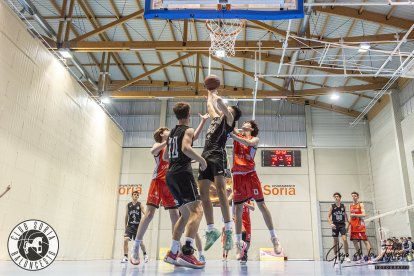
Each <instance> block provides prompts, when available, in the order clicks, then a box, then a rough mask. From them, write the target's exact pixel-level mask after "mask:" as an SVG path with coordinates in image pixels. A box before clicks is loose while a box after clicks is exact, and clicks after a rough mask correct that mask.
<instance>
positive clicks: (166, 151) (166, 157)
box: [162, 144, 170, 162]
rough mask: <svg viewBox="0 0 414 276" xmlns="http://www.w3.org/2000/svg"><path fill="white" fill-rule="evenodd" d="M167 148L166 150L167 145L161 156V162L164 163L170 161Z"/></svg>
mask: <svg viewBox="0 0 414 276" xmlns="http://www.w3.org/2000/svg"><path fill="white" fill-rule="evenodd" d="M169 150H170V149H169V148H168V144H167V148H166V149H165V151H164V154H163V155H162V160H164V161H168V162H169V161H170V158H169V156H168V152H169Z"/></svg>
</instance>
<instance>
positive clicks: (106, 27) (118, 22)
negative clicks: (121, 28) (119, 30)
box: [70, 9, 144, 42]
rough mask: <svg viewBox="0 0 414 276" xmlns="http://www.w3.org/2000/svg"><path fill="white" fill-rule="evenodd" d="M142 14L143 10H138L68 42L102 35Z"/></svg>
mask: <svg viewBox="0 0 414 276" xmlns="http://www.w3.org/2000/svg"><path fill="white" fill-rule="evenodd" d="M143 14H144V10H143V9H142V10H139V11H136V12H133V13H131V14H129V15H127V16H125V17H120V18H119V19H117V20H115V21H112V22H111V23H108V24H106V25H103V26H100V27H99V28H95V30H93V31H90V32H88V33H85V34H83V35H81V36H79V37H77V38H74V39H72V40H71V41H70V42H76V41H81V40H85V39H87V38H88V37H91V36H94V35H97V34H100V33H103V32H105V31H107V30H109V29H111V28H113V27H115V26H118V25H119V24H123V23H125V22H127V21H129V20H131V19H134V18H137V17H140V16H142V15H143Z"/></svg>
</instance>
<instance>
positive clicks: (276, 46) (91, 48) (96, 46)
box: [51, 33, 414, 52]
mask: <svg viewBox="0 0 414 276" xmlns="http://www.w3.org/2000/svg"><path fill="white" fill-rule="evenodd" d="M404 35H405V33H401V34H400V37H402V36H404ZM409 37H410V38H414V33H412V34H410V36H409ZM339 40H340V39H339V38H324V39H322V40H321V41H322V42H332V43H338V44H339ZM390 41H395V35H394V34H380V35H368V36H354V37H344V44H356V45H358V44H359V43H361V42H370V43H371V44H383V43H387V44H389V43H391V42H390ZM259 42H261V43H262V45H261V49H262V50H280V49H283V43H282V42H279V41H275V40H271V41H269V40H267V41H258V40H246V41H241V40H239V41H236V43H235V50H236V51H255V50H259V45H258V43H259ZM183 44H184V43H183V42H182V41H133V42H131V41H106V42H96V41H78V40H72V41H69V42H68V43H64V47H65V48H70V49H72V50H74V51H79V52H101V51H115V52H121V51H130V50H131V49H142V50H154V51H175V52H180V51H186V52H190V51H208V49H209V48H210V44H211V42H210V41H187V42H186V43H185V45H183ZM51 46H52V47H56V45H51ZM324 46H325V44H323V43H321V42H317V41H307V42H301V43H299V42H297V41H295V40H293V39H291V40H289V45H288V50H310V49H312V48H315V49H318V48H324ZM330 48H331V49H333V48H339V46H338V45H331V47H330Z"/></svg>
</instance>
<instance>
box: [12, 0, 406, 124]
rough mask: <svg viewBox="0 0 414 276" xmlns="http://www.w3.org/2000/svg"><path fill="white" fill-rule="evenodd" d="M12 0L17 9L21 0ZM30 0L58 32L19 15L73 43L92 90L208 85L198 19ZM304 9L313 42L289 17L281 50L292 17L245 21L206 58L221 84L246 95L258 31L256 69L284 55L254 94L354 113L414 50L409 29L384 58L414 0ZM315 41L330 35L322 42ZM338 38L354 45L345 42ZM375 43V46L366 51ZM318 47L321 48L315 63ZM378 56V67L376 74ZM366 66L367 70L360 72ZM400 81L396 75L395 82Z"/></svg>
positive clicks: (185, 91)
mask: <svg viewBox="0 0 414 276" xmlns="http://www.w3.org/2000/svg"><path fill="white" fill-rule="evenodd" d="M8 1H9V3H13V4H14V5H15V6H16V7H17V8H18V9H19V10H23V7H22V4H21V2H23V1H18V0H8ZM394 1H396V0H394ZM402 1H406V0H400V2H402ZM26 2H29V1H26ZM315 2H316V3H324V2H330V3H341V2H342V3H344V2H347V3H349V2H358V3H371V2H372V3H386V2H387V0H357V1H342V0H340V1H334V0H327V1H325V0H323V1H322V0H319V1H318V0H316V1H315ZM31 3H32V4H33V5H34V6H35V8H36V9H37V11H38V15H39V16H40V17H42V18H43V19H45V20H46V21H47V23H48V24H49V25H50V26H51V27H52V28H53V30H54V32H55V34H56V36H55V37H54V38H53V39H51V38H48V37H47V35H46V33H45V32H44V30H43V29H42V28H41V26H40V25H39V24H38V21H36V20H35V19H34V17H33V16H32V15H30V14H29V13H28V12H23V15H24V16H25V17H26V18H27V19H29V22H30V23H31V24H32V25H33V26H34V28H35V29H36V30H38V31H39V32H40V33H41V34H42V35H43V38H45V39H46V40H47V42H48V44H49V45H48V47H49V48H50V49H54V50H56V49H58V48H68V49H70V51H71V53H72V55H73V56H74V58H75V60H76V61H77V62H78V64H80V69H79V67H77V66H74V64H73V61H71V60H68V61H67V64H68V65H69V67H70V68H72V69H73V70H74V71H76V72H77V74H78V75H81V74H80V72H81V71H83V75H86V77H85V76H84V77H82V79H83V80H85V79H87V78H89V79H90V82H87V81H84V83H85V85H87V86H88V88H89V89H90V90H91V91H92V93H93V94H94V95H96V96H98V95H100V94H102V92H103V91H104V94H105V95H110V96H112V97H114V98H119V99H125V100H126V99H134V100H135V99H141V98H154V97H157V98H158V97H190V98H194V97H201V96H203V95H204V94H205V90H204V88H203V85H202V81H203V80H204V78H205V76H206V75H207V74H208V73H207V72H208V47H209V46H210V38H209V35H208V32H207V29H206V27H205V22H204V21H202V20H192V19H189V20H173V21H167V20H161V19H158V20H145V19H144V18H143V7H144V0H32V1H31ZM308 15H309V21H308V24H307V25H306V32H305V34H304V35H303V36H304V37H305V39H314V40H317V41H318V42H309V40H301V39H300V38H297V37H296V38H295V37H294V36H298V37H299V36H300V35H298V32H299V29H300V26H301V24H302V21H303V19H297V20H292V22H291V27H290V29H289V31H290V35H292V36H293V37H289V39H288V47H287V48H286V51H285V54H283V49H282V48H283V41H284V40H285V38H286V33H287V29H288V20H281V21H276V20H274V21H254V20H253V21H247V24H246V28H245V29H244V30H243V31H242V32H241V33H240V35H239V36H238V39H237V42H236V48H237V49H238V51H237V52H236V55H235V57H232V58H223V59H219V58H213V60H212V64H211V66H212V73H213V74H216V75H218V76H219V77H220V78H221V79H222V80H223V84H224V85H223V86H222V88H221V94H222V95H225V96H228V97H230V98H244V97H247V98H251V97H252V90H253V88H254V85H255V83H254V67H255V60H254V53H255V52H254V51H255V50H258V46H257V45H258V42H259V41H260V42H262V52H261V61H262V62H261V67H260V68H261V72H262V73H263V74H264V75H266V74H273V75H276V74H277V71H278V68H279V65H280V63H281V60H282V56H283V64H284V67H282V68H281V71H280V75H279V76H272V77H263V78H260V79H259V80H260V81H259V85H258V97H259V98H269V97H280V96H282V97H283V98H284V97H285V96H286V97H287V99H286V100H288V101H291V102H295V103H298V104H304V103H305V101H307V102H308V103H309V104H310V105H312V106H314V107H319V108H323V109H327V110H333V111H336V112H339V113H342V114H347V115H350V116H353V117H357V116H358V115H359V114H360V113H361V111H362V110H363V109H364V108H365V107H366V106H367V105H368V104H369V103H370V102H371V100H372V99H373V98H374V97H375V95H376V93H377V91H379V90H381V89H382V88H383V87H384V85H385V84H386V83H387V81H388V80H389V79H390V76H391V75H392V72H393V71H395V70H396V69H397V68H398V67H399V65H400V64H401V62H402V61H403V60H404V59H405V58H407V57H408V56H409V53H411V52H412V51H413V50H414V31H413V32H411V33H410V34H409V35H408V37H407V38H408V39H407V41H406V42H404V43H401V47H400V48H399V50H398V52H397V53H396V54H397V55H395V56H393V57H392V59H390V60H389V62H387V58H388V57H390V56H391V54H390V52H391V51H393V50H394V49H395V48H396V46H397V42H396V34H398V39H399V40H400V39H402V38H403V36H404V35H405V33H406V32H407V31H408V30H409V29H410V28H411V27H412V25H413V24H414V5H410V6H384V5H378V6H368V5H367V6H326V7H322V6H315V7H312V12H310V13H308ZM341 38H342V39H343V40H342V42H341ZM321 42H329V43H336V44H330V45H329V46H330V48H328V49H326V44H325V45H324V44H321ZM365 42H369V44H370V47H371V48H370V51H368V52H367V53H360V52H359V51H358V47H359V46H360V45H361V43H365ZM338 43H342V45H343V44H346V45H347V46H354V49H349V48H347V49H346V50H344V48H342V47H341V46H338V45H337V44H338ZM355 47H356V48H355ZM373 49H375V50H376V52H375V51H373V52H371V50H373ZM296 50H298V51H299V52H298V53H299V56H298V60H297V61H296V63H295V64H294V67H293V68H294V71H293V74H292V76H293V79H291V78H288V74H289V67H290V64H291V63H292V56H293V55H294V52H295V51H296ZM325 50H326V52H325V53H324V51H325ZM322 56H325V57H324V60H323V61H322V64H321V58H322ZM345 59H346V60H347V61H345V62H343V60H345ZM384 63H386V66H385V67H384V68H383V69H382V70H381V74H380V75H379V76H378V77H372V75H373V74H374V73H375V72H377V70H378V68H381V66H382V65H383V64H384ZM343 64H345V65H346V66H348V68H343V67H346V66H343ZM322 65H323V66H322ZM343 69H344V70H343ZM363 69H367V70H365V71H364V70H363ZM370 70H371V71H370ZM366 73H369V74H368V75H369V77H366V76H364V74H366ZM345 74H350V75H352V77H345V76H344V75H345ZM335 75H339V76H336V77H335ZM382 75H383V76H382ZM91 83H93V85H92V84H91ZM396 87H397V82H395V83H394V84H393V85H392V86H391V88H396ZM333 92H337V93H339V94H340V98H339V99H337V100H333V99H331V94H332V93H333ZM378 104H380V103H377V105H378Z"/></svg>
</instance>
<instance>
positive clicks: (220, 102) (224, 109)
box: [211, 94, 234, 126]
mask: <svg viewBox="0 0 414 276" xmlns="http://www.w3.org/2000/svg"><path fill="white" fill-rule="evenodd" d="M211 96H212V98H213V101H216V102H217V107H218V109H219V110H220V112H222V113H223V114H224V116H226V119H227V124H228V125H230V126H231V125H233V122H234V117H233V114H232V113H231V112H230V111H229V110H228V109H227V105H226V104H225V103H224V101H223V99H222V98H221V97H219V96H217V95H216V94H211Z"/></svg>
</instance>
